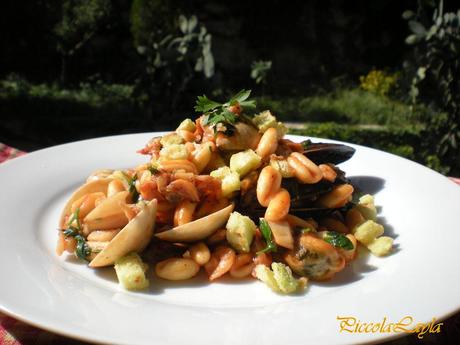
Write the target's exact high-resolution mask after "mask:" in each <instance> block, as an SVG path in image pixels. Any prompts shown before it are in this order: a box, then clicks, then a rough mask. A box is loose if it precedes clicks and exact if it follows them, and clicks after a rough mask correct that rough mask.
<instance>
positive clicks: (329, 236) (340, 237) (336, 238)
mask: <svg viewBox="0 0 460 345" xmlns="http://www.w3.org/2000/svg"><path fill="white" fill-rule="evenodd" d="M323 240H325V241H326V242H327V243H330V244H332V245H333V246H334V247H338V248H343V249H345V250H352V249H353V248H354V246H353V243H352V242H351V241H350V239H349V238H348V237H347V236H345V235H344V234H341V233H340V232H336V231H327V232H326V234H325V235H324V237H323Z"/></svg>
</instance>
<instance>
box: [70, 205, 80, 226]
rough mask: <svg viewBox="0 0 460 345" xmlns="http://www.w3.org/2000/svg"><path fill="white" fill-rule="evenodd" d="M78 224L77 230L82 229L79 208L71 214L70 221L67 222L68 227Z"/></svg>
mask: <svg viewBox="0 0 460 345" xmlns="http://www.w3.org/2000/svg"><path fill="white" fill-rule="evenodd" d="M73 222H76V223H77V226H76V228H77V229H78V230H80V229H81V223H80V207H77V209H76V210H75V212H74V213H72V214H71V216H70V217H69V220H68V221H67V226H72V223H73Z"/></svg>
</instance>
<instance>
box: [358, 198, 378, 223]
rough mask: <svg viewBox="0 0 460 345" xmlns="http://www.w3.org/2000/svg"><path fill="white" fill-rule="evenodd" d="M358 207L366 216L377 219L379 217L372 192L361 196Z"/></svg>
mask: <svg viewBox="0 0 460 345" xmlns="http://www.w3.org/2000/svg"><path fill="white" fill-rule="evenodd" d="M356 208H357V210H358V211H359V212H361V214H362V215H363V217H364V218H366V219H371V220H376V219H377V209H376V208H375V204H374V197H373V196H372V195H370V194H366V195H363V196H362V197H361V198H359V203H358V205H356Z"/></svg>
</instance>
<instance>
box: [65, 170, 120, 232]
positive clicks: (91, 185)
mask: <svg viewBox="0 0 460 345" xmlns="http://www.w3.org/2000/svg"><path fill="white" fill-rule="evenodd" d="M110 181H112V179H111V178H101V179H98V180H93V181H90V182H87V183H85V184H84V185H82V186H81V187H80V188H78V189H77V190H76V191H75V192H74V193H73V194H72V196H71V197H70V199H69V200H68V201H67V203H66V204H65V206H64V208H63V210H62V213H61V218H60V219H59V227H60V228H61V229H63V228H64V227H65V226H66V224H65V222H64V219H65V216H66V215H68V214H69V212H70V208H71V207H72V204H73V202H74V201H75V200H77V199H79V198H81V197H82V196H84V195H86V194H90V193H97V192H102V193H104V194H107V187H108V185H109V183H110Z"/></svg>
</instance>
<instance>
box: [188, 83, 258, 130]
mask: <svg viewBox="0 0 460 345" xmlns="http://www.w3.org/2000/svg"><path fill="white" fill-rule="evenodd" d="M250 95H251V90H241V91H240V92H238V93H237V94H236V95H235V96H233V97H232V98H230V100H229V101H228V102H226V103H218V102H215V101H212V100H210V99H209V98H208V97H206V95H203V96H198V99H197V101H196V105H195V111H196V112H200V113H203V115H204V118H203V122H202V123H203V125H211V126H214V132H218V131H222V132H224V133H225V134H229V135H231V134H232V133H233V131H234V130H235V124H236V122H237V121H238V115H237V114H236V113H235V112H232V111H230V109H231V107H233V106H239V107H240V108H241V110H242V111H243V110H247V109H254V108H255V107H256V102H255V101H254V100H248V98H249V96H250Z"/></svg>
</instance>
